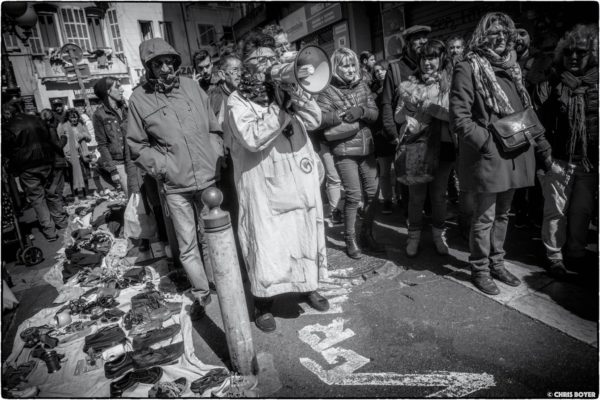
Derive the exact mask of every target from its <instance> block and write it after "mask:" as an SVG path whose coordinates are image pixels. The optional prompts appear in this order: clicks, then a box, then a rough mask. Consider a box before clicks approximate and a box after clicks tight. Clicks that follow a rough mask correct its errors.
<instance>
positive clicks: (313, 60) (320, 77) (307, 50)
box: [267, 45, 331, 94]
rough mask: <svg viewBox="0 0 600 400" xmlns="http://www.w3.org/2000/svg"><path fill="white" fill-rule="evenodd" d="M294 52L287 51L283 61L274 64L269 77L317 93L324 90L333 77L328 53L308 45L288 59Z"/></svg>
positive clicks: (277, 81) (279, 82) (280, 82)
mask: <svg viewBox="0 0 600 400" xmlns="http://www.w3.org/2000/svg"><path fill="white" fill-rule="evenodd" d="M289 53H291V54H294V52H286V53H284V54H283V56H282V57H281V61H282V63H280V64H276V65H273V67H271V69H270V71H268V73H267V75H268V77H269V78H270V79H271V80H272V81H273V82H275V83H277V84H279V85H282V84H291V85H292V86H299V87H300V88H301V89H302V90H304V91H306V92H308V93H311V94H317V93H319V92H321V91H323V90H324V89H325V88H326V87H327V86H328V85H329V80H330V79H331V64H330V62H329V58H328V57H327V53H325V51H324V50H323V49H321V48H320V47H318V46H312V45H310V46H306V47H304V48H302V49H301V50H300V51H299V52H297V53H296V54H295V57H294V58H293V60H292V61H290V62H283V61H284V60H288V59H289V57H290V56H291V54H289Z"/></svg>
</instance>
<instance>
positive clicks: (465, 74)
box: [450, 12, 552, 295]
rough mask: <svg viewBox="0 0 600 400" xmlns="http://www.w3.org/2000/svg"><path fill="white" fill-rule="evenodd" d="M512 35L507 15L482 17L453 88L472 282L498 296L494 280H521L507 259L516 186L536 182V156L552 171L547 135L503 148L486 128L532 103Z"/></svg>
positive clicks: (452, 120) (452, 110) (509, 282)
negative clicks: (467, 197) (469, 211)
mask: <svg viewBox="0 0 600 400" xmlns="http://www.w3.org/2000/svg"><path fill="white" fill-rule="evenodd" d="M515 39H516V30H515V24H514V22H513V21H512V19H511V18H510V17H509V16H508V15H506V14H503V13H499V12H492V13H488V14H486V15H484V16H483V17H482V18H481V20H480V21H479V23H478V24H477V27H476V28H475V31H474V32H473V36H472V38H471V40H470V42H469V45H468V52H467V54H465V57H464V60H463V61H461V62H459V63H458V64H456V66H455V67H454V74H453V79H452V88H451V91H450V127H451V130H452V131H453V132H455V133H456V134H457V135H458V138H459V141H458V142H459V154H460V155H459V160H458V171H459V176H460V179H461V181H460V183H461V187H462V186H464V188H465V189H466V190H470V191H472V192H473V196H474V210H473V218H472V224H471V230H470V234H469V236H470V237H469V247H470V252H471V254H470V255H469V263H470V264H471V279H472V282H473V284H474V285H475V286H476V287H477V288H478V289H479V290H481V291H482V292H484V293H487V294H491V295H495V294H498V293H500V289H498V287H497V286H496V283H495V282H494V279H496V280H499V281H500V282H503V283H505V284H507V285H510V286H518V285H520V283H521V281H520V280H519V278H517V277H516V276H514V275H513V274H511V273H510V272H509V271H508V270H507V269H506V266H505V263H504V254H505V251H504V240H505V238H506V229H507V226H508V211H509V209H510V205H511V202H512V198H513V195H514V192H515V189H518V188H521V187H527V186H533V184H534V178H535V170H536V162H535V156H536V155H537V156H538V157H539V159H540V161H543V165H544V166H545V167H546V168H547V169H548V168H551V166H552V157H551V155H550V153H551V149H550V145H549V144H548V142H547V141H546V138H545V137H544V135H540V136H538V137H537V138H536V139H535V142H536V145H535V146H533V145H530V144H527V145H526V146H525V147H522V148H521V149H519V150H516V151H506V150H504V149H503V148H502V146H501V145H500V144H499V139H498V138H495V137H494V135H495V134H494V133H493V131H492V130H491V129H490V128H489V126H490V124H491V123H492V122H495V121H497V120H498V119H501V118H504V117H507V116H511V115H512V116H514V114H516V113H518V112H520V111H523V110H525V109H526V108H527V107H529V106H530V105H531V99H530V97H529V94H528V93H527V90H526V89H525V86H524V85H523V78H522V73H521V68H520V67H519V63H518V62H517V59H516V52H515V51H514V45H515ZM534 147H535V148H534ZM534 152H535V154H534ZM492 278H493V279H492Z"/></svg>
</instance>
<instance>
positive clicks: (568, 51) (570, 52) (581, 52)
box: [563, 48, 588, 58]
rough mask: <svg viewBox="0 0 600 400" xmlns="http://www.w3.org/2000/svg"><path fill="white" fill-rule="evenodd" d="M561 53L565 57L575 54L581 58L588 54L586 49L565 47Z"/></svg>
mask: <svg viewBox="0 0 600 400" xmlns="http://www.w3.org/2000/svg"><path fill="white" fill-rule="evenodd" d="M563 54H564V55H565V56H567V57H571V56H572V55H573V54H575V55H576V56H577V57H579V58H582V57H585V56H586V55H588V50H587V49H571V48H566V49H564V50H563Z"/></svg>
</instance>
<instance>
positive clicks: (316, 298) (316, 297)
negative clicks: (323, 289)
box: [306, 290, 329, 312]
mask: <svg viewBox="0 0 600 400" xmlns="http://www.w3.org/2000/svg"><path fill="white" fill-rule="evenodd" d="M306 300H307V302H308V304H309V305H310V306H311V307H312V308H314V309H315V310H317V311H321V312H323V311H327V310H329V300H327V299H326V298H325V297H323V296H322V295H321V294H320V293H319V292H317V291H316V290H315V291H314V292H310V293H309V294H308V295H307V296H306Z"/></svg>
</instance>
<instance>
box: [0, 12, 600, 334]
mask: <svg viewBox="0 0 600 400" xmlns="http://www.w3.org/2000/svg"><path fill="white" fill-rule="evenodd" d="M433 33H435V32H433ZM431 34H432V32H431V28H430V27H428V26H422V25H416V26H411V27H409V28H407V29H406V30H405V31H404V32H403V38H404V41H405V49H404V51H403V53H402V56H401V58H400V59H396V60H377V59H376V56H375V55H373V54H372V53H371V52H369V51H363V52H361V53H360V54H358V55H357V53H356V52H355V51H353V50H352V49H350V48H345V47H340V48H337V49H336V50H335V51H334V52H333V54H332V55H331V75H332V76H331V81H330V83H329V85H328V86H327V87H326V88H325V90H323V91H321V92H320V93H317V94H310V93H308V92H307V91H305V90H303V89H302V85H301V84H296V85H294V84H289V83H284V82H279V81H273V79H271V75H270V73H269V71H270V69H271V67H272V66H273V65H276V64H279V63H282V62H283V63H285V62H290V60H294V57H295V54H296V53H295V52H293V51H292V49H291V45H290V43H289V42H288V40H287V35H286V33H285V32H284V31H283V30H282V29H281V28H279V27H277V26H268V27H266V28H264V29H263V30H256V31H253V32H251V33H249V34H248V35H247V36H246V37H245V38H244V40H243V41H242V46H241V47H240V48H239V49H238V51H237V52H231V53H229V54H224V55H222V56H221V57H220V59H219V60H218V62H214V60H213V59H212V58H211V56H210V54H208V53H207V52H205V51H199V52H197V53H195V54H194V55H193V57H192V59H193V62H194V66H195V68H196V73H195V74H194V76H193V77H192V78H187V77H183V76H179V74H178V69H179V66H180V65H181V55H180V54H179V53H178V52H177V51H176V50H175V49H174V48H173V47H172V46H171V45H169V44H168V43H167V42H166V41H165V40H163V39H161V38H154V39H150V40H146V41H144V42H143V43H142V44H141V45H140V58H141V60H142V62H143V65H144V67H145V69H146V74H145V76H144V79H143V81H142V82H141V83H140V84H139V85H138V86H137V87H136V88H135V89H134V91H133V94H132V95H131V97H130V98H129V99H128V101H126V99H124V98H123V90H122V88H121V83H120V82H119V80H118V79H117V78H113V77H104V78H102V79H100V80H98V81H97V82H96V83H95V85H94V92H95V94H96V96H97V97H98V99H99V100H100V102H101V104H100V105H99V106H98V107H97V108H96V109H95V111H92V110H89V109H86V110H77V109H69V110H66V109H65V107H64V104H63V103H62V101H60V100H58V101H56V102H55V103H53V104H52V106H53V109H52V110H48V109H46V110H42V112H41V113H40V117H38V116H34V115H27V114H24V113H23V112H20V110H19V107H18V103H14V102H11V103H8V104H5V105H3V108H2V117H3V128H4V129H3V133H2V136H3V140H2V145H3V146H2V150H3V156H4V159H5V160H8V168H9V170H10V171H11V172H12V173H13V174H14V175H16V176H18V177H19V179H20V182H21V186H22V188H23V190H24V192H25V195H26V198H27V200H28V201H29V203H30V204H31V205H32V206H33V208H34V209H35V211H36V213H37V216H38V219H39V222H40V225H41V227H42V232H43V234H44V235H45V236H46V238H47V239H48V240H55V239H56V238H57V230H59V229H61V228H63V227H64V225H65V218H66V216H65V214H64V207H63V206H62V204H63V186H64V182H65V180H66V181H67V182H69V184H70V185H71V192H72V193H73V194H74V195H75V196H86V195H90V194H92V193H93V190H103V187H104V186H105V185H106V183H107V182H108V183H110V184H111V185H113V186H114V187H115V188H117V189H119V190H123V191H125V193H126V194H129V195H130V194H131V193H139V192H140V190H141V191H142V192H143V193H146V192H148V191H149V188H148V186H149V185H151V181H153V182H154V184H153V185H154V186H155V188H158V190H159V191H161V192H162V193H163V194H164V199H165V202H166V206H167V208H168V210H169V214H170V219H171V221H172V223H173V226H174V230H175V233H176V237H177V242H178V246H179V259H180V262H181V265H182V266H183V268H184V270H185V271H186V273H187V275H188V278H189V280H190V282H191V284H192V287H193V290H192V292H193V295H194V297H195V299H196V301H195V303H194V308H193V310H192V311H191V312H192V313H193V314H194V315H196V316H201V315H203V312H204V307H205V306H206V305H207V304H208V302H209V301H210V287H209V278H208V276H209V275H210V271H211V268H212V267H211V266H210V265H209V264H210V262H209V259H208V257H207V245H206V241H205V239H204V235H203V224H202V219H201V216H202V215H204V214H205V213H206V212H207V210H206V209H205V207H204V205H203V203H202V201H201V200H200V199H201V195H202V193H203V191H204V190H205V189H207V188H209V187H212V186H217V187H219V188H220V189H221V190H222V191H223V192H224V198H225V199H226V201H225V203H224V206H223V207H224V208H225V209H227V210H228V211H230V212H231V214H232V216H233V223H234V230H235V232H236V237H237V240H238V245H239V248H240V250H241V260H242V262H243V264H244V266H245V268H246V270H247V272H248V277H249V282H250V290H251V292H252V295H253V296H254V308H255V315H254V320H255V323H256V325H257V326H258V327H259V328H260V329H261V330H263V331H265V332H271V331H274V330H275V329H276V322H275V319H274V317H273V315H272V313H271V308H272V304H273V300H274V296H276V295H279V294H283V293H290V292H297V293H303V294H304V296H305V299H306V301H307V302H308V303H309V304H310V305H311V306H312V307H313V308H315V309H317V310H319V311H326V310H327V309H328V308H329V304H328V301H327V299H326V298H324V297H323V296H322V295H320V294H319V292H318V288H319V279H320V278H322V277H324V276H326V274H327V269H328V266H327V255H326V240H325V230H326V229H325V228H326V225H325V220H326V219H330V220H331V222H332V223H334V224H336V223H337V224H342V223H343V225H344V235H345V245H346V253H347V255H348V256H349V257H351V258H353V259H359V258H361V256H362V252H363V251H364V252H372V253H382V252H385V246H383V243H382V242H381V239H380V238H376V237H375V236H374V234H373V225H374V220H375V219H376V218H377V216H378V214H379V213H381V214H384V215H385V214H391V213H392V212H393V204H394V200H395V201H396V202H397V204H398V205H399V208H400V210H401V211H400V212H401V213H403V214H404V215H405V216H406V219H407V226H408V236H407V239H406V242H405V243H403V244H401V243H394V244H391V243H386V244H387V245H388V246H392V245H393V246H403V247H404V248H405V251H406V255H407V256H408V257H416V256H417V255H418V254H419V251H420V250H422V249H421V248H420V247H421V246H420V244H421V234H422V231H423V230H424V229H425V221H426V220H427V219H425V218H424V215H425V214H426V213H427V214H430V216H431V218H430V220H431V233H432V238H433V243H434V247H435V251H436V252H437V253H438V254H440V255H447V254H448V253H449V247H448V244H447V242H446V238H445V229H446V225H445V224H446V219H447V217H448V215H447V210H446V208H447V202H448V197H449V196H451V197H455V198H456V199H457V202H458V209H459V215H458V222H459V226H460V229H461V232H462V233H463V234H464V235H465V236H466V237H468V241H469V250H470V255H469V263H470V265H471V271H472V282H473V284H474V285H475V286H476V287H477V288H478V289H480V290H481V291H483V292H485V293H487V294H491V295H494V294H498V293H499V292H500V290H499V288H498V286H497V285H496V283H495V281H496V280H497V281H500V282H503V283H505V284H508V285H511V286H518V285H519V284H520V283H521V282H520V280H519V279H518V278H517V277H516V276H514V275H513V274H512V273H511V272H510V271H509V270H508V269H507V268H506V264H505V262H504V256H505V251H504V242H505V238H506V232H507V227H508V219H509V212H510V211H511V207H512V210H513V211H514V212H515V213H516V214H517V217H518V218H517V219H518V222H519V223H525V222H527V223H532V224H538V225H539V227H540V229H541V234H542V241H543V244H544V246H545V249H546V256H547V260H545V261H546V264H545V266H546V267H547V269H548V271H549V273H551V274H552V275H553V276H554V277H556V278H559V279H562V278H564V277H565V275H566V274H567V269H566V266H569V264H571V265H578V264H581V263H582V261H583V260H584V258H585V256H586V252H585V247H586V235H587V230H588V226H589V223H590V221H591V220H592V218H593V216H594V213H595V205H596V203H597V200H596V198H597V191H598V170H597V168H598V155H597V150H598V34H597V27H596V26H585V25H576V26H574V27H572V29H570V30H569V31H567V32H566V33H565V34H564V36H563V37H562V38H561V39H560V41H559V42H558V43H557V44H556V48H555V50H554V53H553V54H552V55H550V54H547V53H544V52H535V51H534V49H533V48H532V47H531V38H530V37H529V34H528V33H527V31H525V30H524V29H521V28H517V27H516V26H515V24H514V22H513V20H512V19H511V18H510V17H509V16H508V15H506V14H503V13H497V12H494V13H488V14H486V15H485V16H483V17H482V18H481V20H480V21H479V23H478V24H477V26H476V28H475V30H474V32H473V34H472V36H471V37H470V38H468V39H467V38H462V37H456V36H453V37H451V38H449V39H448V40H447V41H445V42H444V41H441V40H437V39H435V40H434V39H429V36H430V35H431ZM102 176H103V177H105V180H104V182H101V180H100V178H99V177H102ZM536 176H537V179H536ZM103 185H104V186H103ZM321 185H324V187H325V193H326V197H327V199H326V201H323V199H322V198H321V193H322V192H321ZM144 187H146V189H145V190H144V189H143V188H144ZM380 198H381V202H380ZM542 204H543V212H539V213H536V211H537V210H541V209H542ZM358 216H360V218H358ZM523 221H525V222H523ZM357 223H358V224H359V225H360V227H359V232H358V235H357V233H356V231H357V227H356V225H357ZM423 251H427V250H425V249H423ZM541 264H542V263H541Z"/></svg>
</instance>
